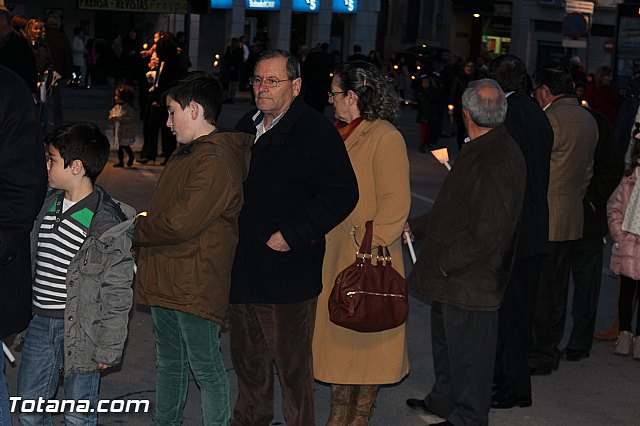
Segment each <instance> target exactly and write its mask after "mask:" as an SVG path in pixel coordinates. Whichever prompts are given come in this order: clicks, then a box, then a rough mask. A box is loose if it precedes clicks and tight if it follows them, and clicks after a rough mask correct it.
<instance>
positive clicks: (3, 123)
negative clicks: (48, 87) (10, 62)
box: [0, 69, 47, 264]
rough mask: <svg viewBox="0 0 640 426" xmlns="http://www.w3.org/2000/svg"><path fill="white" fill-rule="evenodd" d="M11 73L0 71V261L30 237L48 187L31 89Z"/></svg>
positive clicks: (4, 259) (10, 255) (9, 259)
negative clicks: (0, 97) (0, 99)
mask: <svg viewBox="0 0 640 426" xmlns="http://www.w3.org/2000/svg"><path fill="white" fill-rule="evenodd" d="M9 73H10V72H9V71H8V70H7V69H4V71H2V72H0V79H2V80H3V81H0V93H3V95H2V99H3V100H2V102H0V200H2V201H1V202H0V264H6V263H9V262H11V261H12V260H13V258H14V257H15V255H16V249H17V248H18V247H21V243H22V241H23V240H24V239H26V238H29V233H30V231H31V228H32V226H33V220H34V219H35V217H36V215H37V214H38V212H39V211H40V208H41V207H42V202H43V200H44V196H45V192H46V188H47V186H46V185H47V170H46V165H45V157H44V145H43V143H42V142H43V141H42V135H41V132H40V123H39V121H38V118H37V114H36V109H35V105H34V103H33V99H32V97H31V92H30V91H29V89H28V88H27V86H26V83H25V82H24V81H23V80H22V79H21V78H20V77H19V76H17V75H16V74H14V73H10V75H9ZM11 86H14V87H11ZM5 95H6V96H5Z"/></svg>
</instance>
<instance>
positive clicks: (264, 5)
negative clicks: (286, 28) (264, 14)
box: [245, 0, 280, 10]
mask: <svg viewBox="0 0 640 426" xmlns="http://www.w3.org/2000/svg"><path fill="white" fill-rule="evenodd" d="M245 7H246V8H247V9H250V10H280V0H245Z"/></svg>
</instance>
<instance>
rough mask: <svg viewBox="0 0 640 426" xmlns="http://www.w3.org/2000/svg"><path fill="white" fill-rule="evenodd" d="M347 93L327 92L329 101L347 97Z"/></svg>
mask: <svg viewBox="0 0 640 426" xmlns="http://www.w3.org/2000/svg"><path fill="white" fill-rule="evenodd" d="M345 94H347V92H327V96H328V97H329V99H333V97H334V96H338V95H345Z"/></svg>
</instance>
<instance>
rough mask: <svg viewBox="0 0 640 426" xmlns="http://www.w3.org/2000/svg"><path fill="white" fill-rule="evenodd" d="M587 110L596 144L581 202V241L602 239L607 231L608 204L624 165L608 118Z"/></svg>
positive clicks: (589, 109)
mask: <svg viewBox="0 0 640 426" xmlns="http://www.w3.org/2000/svg"><path fill="white" fill-rule="evenodd" d="M586 109H587V111H589V112H590V113H591V115H592V116H593V118H595V120H596V122H597V124H598V143H597V145H596V152H595V157H594V159H593V177H592V178H591V182H589V186H588V187H587V195H586V196H585V198H584V201H583V205H584V230H583V237H587V236H598V235H599V236H603V235H605V234H606V233H607V231H608V225H607V200H608V199H609V197H610V196H611V194H613V191H614V190H615V189H616V187H617V186H618V183H620V179H622V174H623V173H624V162H623V161H622V156H621V155H620V150H619V147H618V143H617V142H616V138H615V134H614V131H613V127H612V126H611V123H610V122H609V120H608V119H607V117H605V116H604V115H603V114H602V113H600V112H598V111H596V110H594V109H593V108H586Z"/></svg>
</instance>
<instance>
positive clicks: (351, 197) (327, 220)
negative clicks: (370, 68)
mask: <svg viewBox="0 0 640 426" xmlns="http://www.w3.org/2000/svg"><path fill="white" fill-rule="evenodd" d="M255 113H256V111H255V110H254V111H251V112H249V113H247V114H246V115H245V116H244V117H242V118H241V119H240V121H239V122H238V125H237V127H236V128H237V129H238V130H240V131H244V132H246V133H250V134H252V135H255V134H256V123H254V121H253V120H252V117H253V115H254V114H255ZM357 201H358V183H357V181H356V177H355V173H354V171H353V168H352V167H351V162H350V161H349V156H348V154H347V150H346V148H345V145H344V142H342V139H341V138H340V135H339V133H338V131H337V130H336V129H335V127H334V126H333V125H332V124H331V123H330V122H329V120H327V119H326V118H325V117H324V116H322V115H321V114H320V113H319V112H317V111H316V110H314V109H312V108H311V107H309V106H308V105H307V104H305V103H304V102H303V101H302V100H301V99H299V98H296V99H295V100H294V101H293V103H292V104H291V106H290V107H289V110H288V111H287V112H286V113H285V115H284V116H283V117H282V118H281V119H280V121H278V123H277V124H276V125H275V126H273V127H272V128H271V129H270V130H269V131H268V132H266V133H265V134H263V135H262V136H261V137H260V138H259V139H258V140H257V141H256V143H255V144H254V145H253V148H252V150H251V165H250V167H249V176H248V177H247V180H246V181H245V184H244V202H245V204H244V207H243V208H242V211H241V212H240V217H239V220H238V225H239V230H240V234H239V241H238V248H237V250H236V256H235V260H234V263H233V270H232V274H231V294H230V301H231V303H294V302H301V301H304V300H309V299H312V298H314V297H316V296H317V295H318V294H320V291H321V289H322V260H323V258H324V250H325V234H326V233H328V232H329V231H330V230H331V229H333V228H334V227H335V226H336V225H338V224H339V223H340V222H342V221H343V220H344V219H345V218H346V217H347V216H348V215H349V213H350V212H351V211H352V210H353V208H354V207H355V205H356V203H357ZM277 231H280V232H281V233H282V236H283V237H284V239H285V241H286V242H287V243H288V244H289V247H291V250H289V251H287V252H278V251H275V250H272V249H271V248H270V247H269V246H267V244H266V243H267V241H268V240H269V238H270V236H271V235H272V234H273V233H275V232H277Z"/></svg>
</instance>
